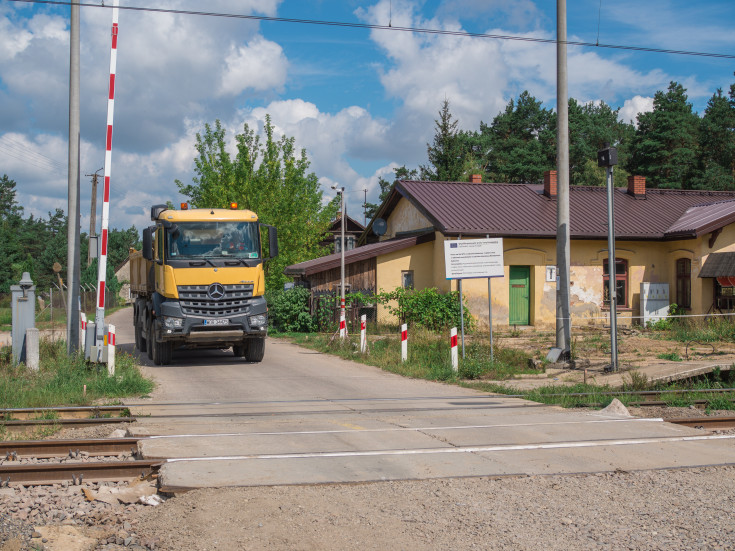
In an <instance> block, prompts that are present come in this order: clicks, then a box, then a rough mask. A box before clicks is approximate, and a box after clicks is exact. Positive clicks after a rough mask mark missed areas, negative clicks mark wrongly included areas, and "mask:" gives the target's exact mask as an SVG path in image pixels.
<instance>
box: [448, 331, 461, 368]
mask: <svg viewBox="0 0 735 551" xmlns="http://www.w3.org/2000/svg"><path fill="white" fill-rule="evenodd" d="M449 349H450V350H451V354H452V370H453V371H458V370H459V356H458V354H457V328H456V327H452V328H451V329H450V330H449Z"/></svg>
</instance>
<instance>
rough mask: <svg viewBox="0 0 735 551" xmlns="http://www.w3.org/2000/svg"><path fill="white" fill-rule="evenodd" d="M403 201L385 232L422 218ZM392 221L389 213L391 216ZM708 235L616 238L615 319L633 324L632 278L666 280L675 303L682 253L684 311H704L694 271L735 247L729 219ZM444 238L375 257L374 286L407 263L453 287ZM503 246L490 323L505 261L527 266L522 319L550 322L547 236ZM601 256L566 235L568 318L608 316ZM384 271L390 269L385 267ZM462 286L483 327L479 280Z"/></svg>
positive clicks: (484, 299) (442, 286)
mask: <svg viewBox="0 0 735 551" xmlns="http://www.w3.org/2000/svg"><path fill="white" fill-rule="evenodd" d="M404 203H405V206H404V207H403V208H404V209H405V212H406V213H407V215H409V214H410V216H412V219H411V220H412V221H411V222H410V223H408V222H404V223H401V224H393V225H390V222H389V228H391V231H405V230H406V229H409V228H410V229H417V228H421V227H425V225H426V224H427V223H428V222H427V220H426V219H425V218H424V217H423V216H422V215H421V214H420V213H419V212H418V211H417V210H416V209H415V208H413V206H412V205H410V204H409V203H408V201H405V200H402V201H401V203H399V206H400V205H403V204H404ZM396 210H398V207H397V209H396ZM412 211H413V212H412ZM395 212H396V211H394V213H395ZM392 220H393V216H391V221H392ZM398 228H400V229H398ZM709 238H710V234H706V235H704V236H702V237H700V238H697V239H688V240H679V241H664V242H660V241H659V242H654V241H616V243H615V246H616V255H617V257H618V258H624V259H625V260H627V261H628V266H629V272H628V307H627V308H620V309H618V322H619V323H620V324H623V325H624V324H629V323H639V316H640V284H641V283H642V282H651V283H668V284H669V292H670V296H671V301H672V302H675V300H676V260H677V259H679V258H689V259H691V261H692V273H691V292H692V308H691V310H690V313H692V314H704V313H706V312H707V310H708V309H709V308H710V306H711V305H712V292H713V289H712V280H711V279H707V278H699V277H697V275H698V274H699V270H700V269H701V267H702V264H703V263H704V262H705V261H706V259H707V256H708V255H709V254H710V253H712V252H735V224H731V225H729V226H727V227H725V228H724V229H723V231H722V233H721V234H720V235H719V236H718V237H717V239H716V241H715V243H714V246H713V247H712V248H710V247H709V244H708V242H709ZM444 240H445V237H444V236H443V235H442V234H441V233H440V232H436V240H435V241H434V242H433V243H425V244H423V245H419V246H417V247H412V248H410V249H405V250H403V251H398V252H396V253H392V254H391V255H385V257H381V258H380V259H379V264H378V288H382V289H386V290H388V289H393V288H395V287H396V286H399V285H400V284H401V281H400V276H401V270H405V269H413V270H414V276H415V283H416V288H417V289H421V288H424V287H436V288H437V289H439V290H440V291H441V292H447V291H449V290H456V289H457V282H456V281H448V280H447V279H446V278H445V269H444ZM417 249H418V252H417ZM503 249H504V263H505V270H504V276H503V277H501V278H493V279H492V281H491V285H492V315H493V324H494V325H499V326H503V325H507V324H508V315H509V304H508V301H509V288H508V284H509V283H508V277H509V266H530V267H531V271H530V273H531V296H530V303H531V312H530V322H531V324H532V325H534V326H536V327H554V326H555V324H556V282H555V281H553V282H547V281H546V266H555V265H556V241H555V240H554V239H507V238H506V239H504V241H503ZM404 257H407V258H410V260H408V259H407V258H404ZM606 258H607V241H606V240H589V241H587V240H573V241H572V243H571V260H570V307H571V315H572V325H575V324H598V325H600V324H605V323H607V322H608V320H609V311H608V310H607V309H603V302H602V297H603V275H602V263H603V260H604V259H606ZM399 266H412V267H410V268H409V267H399ZM413 266H415V267H413ZM384 270H387V271H388V272H390V274H387V273H385V272H384ZM462 285H463V293H464V297H465V301H466V303H467V305H468V307H469V309H470V312H471V313H472V315H473V316H474V317H475V318H476V319H477V320H478V323H479V325H480V326H481V327H482V326H485V327H487V323H488V283H487V279H473V280H464V282H463V284H462ZM379 317H380V313H379Z"/></svg>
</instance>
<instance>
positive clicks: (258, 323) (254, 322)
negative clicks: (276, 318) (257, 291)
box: [250, 314, 268, 329]
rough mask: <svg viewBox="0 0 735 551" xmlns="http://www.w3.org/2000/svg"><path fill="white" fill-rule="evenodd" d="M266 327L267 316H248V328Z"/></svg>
mask: <svg viewBox="0 0 735 551" xmlns="http://www.w3.org/2000/svg"><path fill="white" fill-rule="evenodd" d="M266 325H268V316H267V315H266V314H258V315H257V316H250V327H260V328H261V329H265V326H266Z"/></svg>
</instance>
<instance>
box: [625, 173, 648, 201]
mask: <svg viewBox="0 0 735 551" xmlns="http://www.w3.org/2000/svg"><path fill="white" fill-rule="evenodd" d="M628 194H629V195H632V196H633V197H635V198H636V199H645V198H646V177H645V176H628Z"/></svg>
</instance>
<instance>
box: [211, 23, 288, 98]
mask: <svg viewBox="0 0 735 551" xmlns="http://www.w3.org/2000/svg"><path fill="white" fill-rule="evenodd" d="M287 68H288V62H287V61H286V57H285V56H284V54H283V49H282V48H281V47H280V46H279V45H278V44H276V43H275V42H271V41H268V40H265V39H264V38H263V37H260V36H259V37H256V38H254V39H253V40H251V41H250V42H249V43H248V44H246V45H245V46H234V45H233V46H232V48H231V52H230V55H228V56H227V58H225V70H224V72H223V74H222V84H221V87H220V95H224V96H226V95H231V96H236V95H238V94H240V93H241V92H243V91H244V90H246V89H248V88H251V89H253V90H268V89H271V88H275V89H279V90H280V89H282V88H283V85H284V83H285V81H286V72H287Z"/></svg>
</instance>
